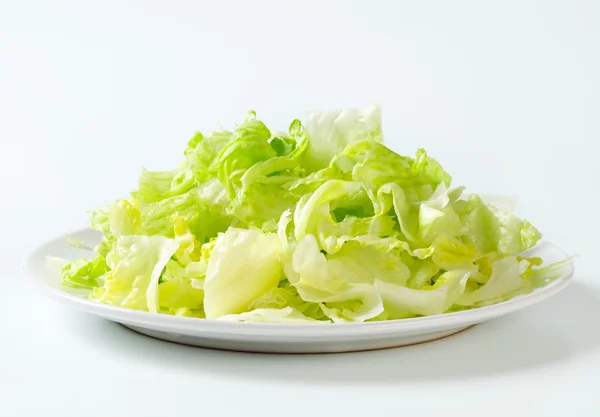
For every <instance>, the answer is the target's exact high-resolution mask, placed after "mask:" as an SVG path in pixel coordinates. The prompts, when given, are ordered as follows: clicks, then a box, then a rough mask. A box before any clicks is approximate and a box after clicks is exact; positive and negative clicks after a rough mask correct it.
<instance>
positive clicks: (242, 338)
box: [23, 228, 573, 353]
mask: <svg viewBox="0 0 600 417" xmlns="http://www.w3.org/2000/svg"><path fill="white" fill-rule="evenodd" d="M69 236H71V237H72V238H74V239H77V240H79V241H83V242H85V244H86V246H89V247H95V246H96V245H97V244H98V243H100V239H101V234H100V233H98V232H97V231H95V230H92V229H90V228H85V229H81V230H78V231H74V232H70V233H69ZM49 256H52V257H59V258H62V259H72V260H75V259H80V258H82V257H85V258H87V259H91V258H93V257H94V256H95V253H94V252H92V251H91V250H88V249H84V248H74V247H72V246H70V245H69V244H68V243H67V242H66V241H65V237H64V235H60V236H57V237H55V238H54V239H51V240H49V241H48V242H44V243H42V244H41V245H40V246H38V247H37V248H36V249H34V250H33V251H32V252H31V254H29V255H28V256H27V258H26V260H25V262H24V265H23V266H24V269H25V273H26V275H27V277H28V278H29V279H30V281H31V282H32V283H33V284H34V285H35V286H36V288H37V289H38V290H39V291H40V292H42V293H43V294H44V295H46V296H48V297H50V298H52V299H55V300H57V301H59V302H61V303H63V304H65V305H68V306H69V307H71V308H73V309H78V310H79V311H82V312H87V313H90V314H94V315H97V316H100V317H104V318H106V319H109V320H112V321H115V322H117V323H121V324H123V325H125V326H127V327H130V328H132V329H133V330H135V331H137V332H140V333H142V334H146V335H150V336H152V337H156V338H158V339H162V340H167V341H171V342H177V343H181V344H186V345H194V346H202V347H208V348H215V349H227V350H236V351H244V352H259V353H336V352H352V351H366V350H373V349H383V348H390V347H398V346H406V345H413V344H416V343H421V342H428V341H431V340H436V339H440V338H442V337H446V336H449V335H452V334H456V333H458V332H460V331H462V330H464V329H466V328H467V327H469V326H472V325H474V324H480V323H484V322H486V321H488V320H492V319H495V318H498V317H502V316H505V315H507V314H511V313H514V312H516V311H519V310H522V309H524V308H527V307H530V306H533V305H535V304H538V303H540V302H542V301H544V300H546V299H548V298H550V297H552V296H554V295H556V294H558V293H559V292H560V291H562V290H563V289H564V288H565V287H566V286H567V285H568V284H569V283H570V281H571V278H572V276H573V263H572V262H571V261H569V262H568V263H566V264H565V265H564V268H563V269H562V270H561V275H560V276H548V279H553V281H552V282H551V283H550V284H548V285H546V286H545V287H542V288H538V289H536V290H534V291H533V292H531V293H529V294H525V295H521V296H518V297H515V298H513V299H511V300H509V301H506V302H503V303H498V304H495V305H489V306H486V307H480V308H475V309H473V310H466V311H459V312H456V313H448V314H443V315H435V316H429V317H418V318H412V319H403V320H389V321H381V322H370V323H348V324H329V325H327V324H324V323H315V324H309V323H302V324H290V323H286V324H276V323H239V322H230V321H222V320H205V319H197V318H191V317H177V316H169V315H164V314H154V313H148V312H145V311H136V310H131V309H127V308H121V307H116V306H112V305H107V304H102V303H98V302H96V301H91V300H89V299H87V297H86V295H88V293H87V292H84V293H83V294H82V293H81V291H76V292H73V291H67V290H66V289H65V288H64V287H62V286H61V275H60V273H59V271H57V270H56V268H55V267H53V266H52V265H51V264H50V263H49V262H48V257H49ZM526 256H528V257H539V258H541V259H543V260H544V262H545V265H552V264H554V263H556V262H564V261H565V259H567V257H568V256H567V254H565V252H563V251H562V250H561V249H560V248H558V247H557V246H556V245H553V244H551V243H549V242H542V243H540V244H538V245H536V246H535V247H534V248H532V249H531V250H529V251H528V252H527V255H526Z"/></svg>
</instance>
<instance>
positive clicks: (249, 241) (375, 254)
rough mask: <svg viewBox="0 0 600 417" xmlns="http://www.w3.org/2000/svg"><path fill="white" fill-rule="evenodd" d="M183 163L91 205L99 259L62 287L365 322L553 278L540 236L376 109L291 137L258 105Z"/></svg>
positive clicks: (129, 300) (125, 299)
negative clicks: (536, 250)
mask: <svg viewBox="0 0 600 417" xmlns="http://www.w3.org/2000/svg"><path fill="white" fill-rule="evenodd" d="M184 153H185V161H184V162H183V164H182V165H181V166H179V167H178V168H175V169H173V170H172V171H165V172H152V171H147V170H143V171H142V174H141V177H140V179H139V186H138V190H137V191H134V192H132V193H131V197H130V198H128V199H120V200H117V201H116V202H114V203H113V204H112V205H110V206H106V207H102V208H100V209H98V210H96V211H94V212H93V213H92V215H91V221H90V224H91V227H92V228H94V229H96V230H99V231H101V232H103V238H102V242H101V243H100V244H99V245H98V246H97V247H96V248H95V249H94V250H95V252H96V254H97V255H96V257H95V258H94V259H92V260H87V259H79V260H75V261H72V262H69V263H66V264H65V265H64V266H63V267H62V283H63V285H65V286H68V287H74V288H80V289H82V288H83V289H87V290H89V297H90V298H91V299H93V300H97V301H98V302H102V303H107V304H112V305H115V306H120V307H126V308H132V309H136V310H144V311H150V312H154V313H164V314H173V315H179V316H191V317H202V318H207V319H222V320H235V321H255V322H285V323H288V322H290V323H294V322H317V321H318V322H335V323H339V322H364V321H375V320H391V319H401V318H407V317H417V316H427V315H434V314H441V313H445V312H450V311H457V310H463V309H470V308H475V307H480V306H484V305H488V304H493V303H498V302H501V301H504V300H507V299H510V298H511V297H514V296H516V295H519V294H523V293H527V292H529V291H531V290H532V289H534V288H536V287H538V286H542V285H545V284H546V283H547V280H543V279H541V278H540V275H541V274H540V271H541V270H540V269H539V268H536V267H538V266H539V265H540V264H541V259H539V258H525V257H522V256H519V254H520V253H521V252H522V251H524V250H526V249H528V248H530V247H532V246H534V245H535V244H536V242H537V241H538V240H539V239H540V236H541V234H540V233H539V232H538V230H537V229H536V228H535V227H533V226H532V225H531V224H530V223H529V222H527V221H525V220H521V219H519V218H517V217H515V216H514V215H512V214H511V213H508V212H505V211H503V210H501V209H499V208H497V207H495V206H494V205H490V204H486V203H484V202H483V201H482V199H481V198H480V197H478V196H477V195H475V194H472V195H470V196H469V197H468V198H465V197H463V196H462V195H463V189H464V188H463V187H454V188H452V187H451V185H450V184H451V177H450V175H449V174H448V173H447V172H446V171H445V170H444V169H443V168H442V166H441V165H440V164H439V163H438V162H437V161H436V160H434V159H433V158H431V157H430V156H428V155H427V153H426V152H425V151H424V150H423V149H419V150H418V151H417V152H416V155H415V156H414V157H412V158H411V157H407V156H401V155H398V154H397V153H395V152H393V151H392V150H390V149H389V148H387V147H386V146H384V145H383V137H382V131H381V117H380V109H379V107H377V106H373V107H369V108H364V109H344V110H341V111H323V112H312V113H309V114H308V115H307V117H306V119H305V120H304V122H301V121H300V120H294V121H293V122H292V123H291V124H290V127H289V130H288V132H287V133H280V132H275V131H271V130H269V129H268V128H267V126H265V124H264V123H263V122H261V121H260V120H257V119H256V115H255V113H254V112H250V113H249V114H248V116H247V118H246V120H245V121H244V122H243V123H241V124H240V125H238V126H237V127H236V128H235V129H234V130H233V131H222V132H213V133H209V134H202V133H196V135H195V136H194V137H193V138H192V139H191V140H190V141H189V143H188V145H187V148H186V149H185V152H184Z"/></svg>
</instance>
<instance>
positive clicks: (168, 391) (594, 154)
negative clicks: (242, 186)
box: [0, 0, 600, 417]
mask: <svg viewBox="0 0 600 417" xmlns="http://www.w3.org/2000/svg"><path fill="white" fill-rule="evenodd" d="M599 20H600V3H599V2H597V1H594V0H588V1H571V0H564V1H554V0H551V1H546V2H541V1H540V2H536V1H516V0H515V1H504V2H482V1H475V0H474V1H461V0H459V1H452V2H446V1H437V2H433V1H422V2H421V1H420V2H417V1H411V2H408V1H398V2H393V1H386V2H382V1H379V2H377V1H369V2H366V1H365V2H354V1H346V2H341V1H338V2H329V1H301V2H293V1H285V2H283V1H280V2H268V3H267V2H261V1H254V2H242V1H239V2H203V3H200V2H187V3H183V2H160V3H159V2H141V1H139V2H124V1H104V2H93V3H92V2H76V1H72V2H66V1H63V2H41V1H40V2H32V1H3V2H0V178H1V180H0V181H1V185H2V194H1V197H0V230H1V231H2V240H1V243H0V249H2V252H1V253H2V255H1V259H2V260H3V266H4V268H3V270H2V283H3V285H2V301H3V302H2V311H3V312H4V313H5V318H4V320H3V321H2V322H0V331H1V334H2V343H0V400H1V407H2V408H1V410H2V411H1V412H0V414H2V415H3V416H11V417H12V416H27V415H47V416H63V417H71V416H73V417H80V416H81V415H86V416H90V417H96V416H107V415H109V416H146V417H150V416H165V415H173V413H175V412H176V413H177V414H178V415H197V414H200V413H202V414H209V415H236V416H242V415H243V416H245V417H246V416H247V417H252V416H255V415H257V416H258V415H260V416H270V415H281V414H283V413H285V415H286V416H290V417H292V416H296V415H298V416H300V415H302V416H306V415H307V414H312V415H345V416H354V415H361V416H374V415H381V416H389V415H394V416H396V415H401V414H406V415H410V416H415V417H416V416H431V415H432V414H433V413H435V412H439V413H441V412H442V411H443V412H444V413H445V415H452V414H459V413H460V415H461V416H465V417H470V416H480V415H487V416H496V415H502V416H506V415H527V416H561V417H562V416H565V415H578V416H596V415H598V409H597V408H598V405H597V404H598V401H597V393H596V391H597V389H596V388H595V384H596V383H597V381H598V375H600V350H599V349H600V334H599V333H598V330H597V329H598V317H600V284H599V280H600V276H599V275H600V274H599V273H598V267H597V264H598V263H597V262H598V249H599V245H598V236H599V234H600V233H599V232H600V230H599V228H600V222H599V220H598V216H599V214H598V213H599V212H598V207H599V203H600V201H599V199H598V171H599V168H598V166H597V160H598V155H599V152H598V138H599V137H600V123H599V122H598V114H600V78H599V77H598V74H600V54H598V51H599V50H600V49H599V48H600V26H599V25H598V21H599ZM372 101H378V102H380V103H381V105H382V109H383V117H384V131H385V134H386V138H387V141H388V143H389V144H391V146H392V147H393V148H394V149H396V150H398V151H400V152H413V151H414V150H415V148H417V147H419V146H423V147H425V148H426V149H428V150H429V151H430V153H431V154H432V155H434V156H436V157H437V158H438V159H440V160H441V161H442V162H443V163H444V166H445V167H446V168H447V169H448V170H449V171H450V172H451V173H452V174H453V175H454V178H455V181H456V183H457V184H459V183H463V184H466V185H468V186H469V188H470V190H472V191H481V192H489V193H500V194H517V195H519V196H520V201H519V206H518V210H517V211H518V213H519V214H521V215H523V216H525V217H527V218H529V219H530V220H531V221H532V222H534V223H535V224H536V225H537V226H538V227H539V228H540V229H541V230H542V231H544V232H545V236H546V238H547V239H548V240H550V241H552V242H556V243H557V244H558V245H559V246H561V247H563V248H564V249H566V250H567V251H569V252H570V253H574V254H575V253H577V254H579V255H581V258H580V259H578V260H577V262H576V264H577V265H576V268H577V273H576V276H575V282H574V283H573V284H572V285H571V286H570V287H569V288H567V289H566V290H565V291H564V292H563V293H561V294H560V295H558V296H557V297H556V298H553V299H552V300H550V301H547V302H545V303H543V304H541V305H539V306H536V307H534V308H532V309H528V310H526V311H523V312H521V313H517V314H515V315H513V316H511V317H507V318H504V319H499V320H497V321H495V322H492V323H489V324H486V325H484V326H478V327H476V328H474V329H471V330H470V331H468V332H464V333H462V334H460V335H457V336H454V337H452V338H449V339H446V340H443V341H440V342H434V343H431V344H426V345H421V346H414V347H408V348H402V349H397V350H388V351H381V352H372V353H361V354H344V355H339V356H309V357H304V356H294V357H288V356H264V355H251V354H236V353H226V352H216V351H207V350H201V349H195V348H186V347H181V346H176V345H172V344H168V343H164V342H159V341H154V340H149V339H148V338H145V337H142V336H139V335H137V334H135V333H132V332H130V331H129V330H127V329H124V328H122V327H120V326H118V325H115V324H113V323H110V322H107V321H104V320H101V319H97V318H94V317H91V316H87V315H84V314H79V313H75V312H73V311H71V310H69V309H65V308H63V307H61V306H59V305H57V304H56V303H54V302H52V301H49V300H46V299H45V298H43V297H42V296H40V295H38V294H37V293H36V292H35V291H34V290H33V289H32V288H30V287H29V286H28V285H26V283H25V282H24V280H23V274H22V272H21V270H20V263H21V261H22V259H23V257H24V256H25V254H26V252H27V251H28V250H29V249H30V248H32V247H33V246H35V245H36V244H37V243H39V242H41V241H44V240H46V239H48V238H50V237H52V236H54V235H56V234H58V233H61V232H62V231H64V230H72V229H76V228H78V227H81V226H82V225H84V223H85V221H86V214H85V210H87V209H89V208H93V207H95V206H97V205H99V204H102V203H105V202H108V201H110V200H112V199H113V198H114V197H116V196H117V195H125V194H126V193H127V192H128V191H129V190H130V189H132V188H133V187H134V186H135V183H136V179H137V175H138V173H139V169H140V167H141V166H142V165H145V166H147V167H148V168H152V169H161V168H169V167H172V166H174V165H175V164H177V163H178V162H179V161H180V158H181V150H182V149H183V146H184V143H185V142H186V140H187V139H188V138H189V137H191V136H192V134H193V132H194V131H195V130H197V129H198V130H199V129H203V130H206V129H211V128H215V127H217V126H218V124H217V122H218V121H221V122H223V124H224V125H230V124H231V123H232V122H234V121H236V120H240V119H241V118H242V117H243V114H244V113H245V111H246V110H247V109H248V108H254V109H256V110H257V111H258V114H259V116H260V117H264V119H265V120H266V121H267V122H269V123H270V124H274V125H275V126H280V127H281V128H285V127H286V126H287V123H289V121H290V119H291V118H292V117H294V116H297V115H300V114H301V113H302V112H303V111H304V110H305V109H314V108H330V107H339V106H359V105H362V104H365V103H369V102H372Z"/></svg>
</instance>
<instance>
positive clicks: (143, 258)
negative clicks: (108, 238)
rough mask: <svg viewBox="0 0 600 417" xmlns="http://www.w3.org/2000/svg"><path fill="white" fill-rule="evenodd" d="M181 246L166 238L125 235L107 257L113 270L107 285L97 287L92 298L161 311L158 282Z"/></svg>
mask: <svg viewBox="0 0 600 417" xmlns="http://www.w3.org/2000/svg"><path fill="white" fill-rule="evenodd" d="M177 247H178V245H177V242H176V241H175V240H173V239H168V238H166V237H163V236H121V237H120V238H118V239H117V241H116V243H115V246H114V248H113V249H112V250H111V251H110V252H109V253H108V255H107V257H106V263H107V265H108V266H109V268H110V271H108V272H107V273H106V275H105V277H106V278H105V280H104V285H103V286H102V287H96V288H94V291H93V293H92V294H91V298H92V299H95V300H98V301H100V302H103V303H108V304H114V305H118V306H121V307H128V308H133V309H136V310H146V311H152V312H157V311H158V310H159V307H158V281H159V279H160V275H161V273H162V270H163V268H164V267H165V265H166V264H167V262H168V261H169V259H170V258H171V256H172V255H173V254H174V253H175V251H176V250H177Z"/></svg>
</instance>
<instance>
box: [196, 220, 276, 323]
mask: <svg viewBox="0 0 600 417" xmlns="http://www.w3.org/2000/svg"><path fill="white" fill-rule="evenodd" d="M280 254H281V242H280V240H279V237H278V236H277V234H275V233H264V232H262V231H261V230H258V229H250V230H244V229H237V228H230V229H228V230H227V232H225V233H222V234H220V235H219V237H218V238H217V239H216V241H215V244H214V248H213V249H212V251H211V253H210V259H209V261H208V268H207V270H206V281H205V283H204V291H205V299H204V310H205V312H206V317H207V318H217V317H220V316H224V315H227V314H238V313H241V312H244V311H245V310H246V309H247V308H248V305H249V304H250V303H251V302H252V301H253V300H254V299H256V298H257V297H258V296H260V295H261V294H263V293H264V292H266V291H268V290H270V289H271V288H274V287H277V285H278V283H279V281H280V279H281V268H282V267H281V261H280Z"/></svg>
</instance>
